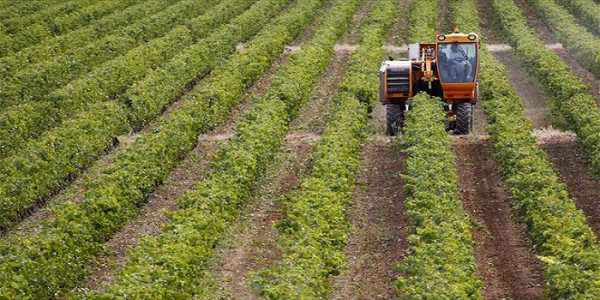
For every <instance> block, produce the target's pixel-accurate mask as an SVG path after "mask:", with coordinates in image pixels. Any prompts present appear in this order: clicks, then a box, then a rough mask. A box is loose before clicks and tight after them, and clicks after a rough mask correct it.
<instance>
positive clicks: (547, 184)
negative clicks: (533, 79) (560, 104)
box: [452, 0, 600, 299]
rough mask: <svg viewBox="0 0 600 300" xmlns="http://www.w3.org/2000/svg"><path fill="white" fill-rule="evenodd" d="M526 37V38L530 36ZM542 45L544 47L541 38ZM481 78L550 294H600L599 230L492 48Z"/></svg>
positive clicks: (513, 14) (508, 8) (509, 12)
mask: <svg viewBox="0 0 600 300" xmlns="http://www.w3.org/2000/svg"><path fill="white" fill-rule="evenodd" d="M452 2H453V3H452V6H453V7H454V8H453V10H454V11H455V12H459V13H462V14H463V16H464V15H466V16H468V17H467V18H460V17H457V18H456V20H457V23H458V24H459V25H461V26H462V27H464V28H469V29H470V30H473V31H477V30H478V29H479V23H478V21H477V20H473V18H472V16H473V15H475V16H476V15H477V9H476V7H475V4H474V1H473V0H453V1H452ZM501 2H502V3H501ZM493 8H494V9H495V12H496V17H502V18H504V17H508V18H511V27H510V28H519V27H518V26H515V25H516V24H524V23H522V22H524V19H522V18H523V17H522V16H521V15H520V12H519V11H518V8H517V7H516V6H514V5H512V2H511V3H510V5H508V4H507V2H506V1H495V2H494V3H493ZM457 15H458V14H457ZM517 16H518V18H517ZM503 22H506V21H503ZM521 36H522V37H523V38H527V35H521ZM513 39H514V37H513ZM521 44H524V45H531V46H530V47H535V45H536V44H538V43H537V42H532V41H521V42H520V43H519V45H521ZM515 45H516V44H515ZM539 45H541V47H542V49H543V44H542V43H541V41H540V42H539ZM523 48H524V46H521V47H517V49H523ZM525 49H527V48H525ZM519 54H521V51H520V50H519ZM521 55H522V54H521ZM528 59H530V58H528ZM555 66H556V65H555ZM480 82H481V84H480V86H481V97H482V99H483V108H484V110H485V112H486V114H487V116H488V121H489V125H488V131H489V133H490V136H491V140H492V142H493V143H494V148H495V155H496V158H497V160H498V161H499V163H500V165H501V167H502V170H503V175H504V178H505V182H506V183H507V184H508V186H509V187H510V190H511V193H512V196H513V199H514V207H515V208H516V209H517V210H518V211H519V212H520V215H521V217H522V219H523V220H524V221H525V223H526V224H527V229H528V232H529V236H530V237H531V240H532V242H533V244H534V247H535V250H536V252H537V254H538V255H539V256H538V257H539V258H540V259H541V260H542V262H543V263H544V270H545V275H546V282H547V287H546V288H547V292H548V294H549V296H550V297H551V298H552V299H598V298H600V280H599V278H600V248H598V245H597V241H596V238H595V236H594V233H593V232H592V230H591V229H590V227H589V226H588V225H587V223H586V220H585V217H584V215H583V214H582V212H581V211H579V210H578V209H577V208H576V206H575V204H574V202H573V201H572V200H571V199H570V198H569V195H568V192H567V191H566V188H565V186H564V184H563V183H561V181H560V179H559V177H558V176H557V175H556V173H555V172H554V170H553V168H552V164H551V163H550V161H549V160H548V159H547V157H546V155H545V153H544V152H543V151H542V150H541V149H540V148H539V147H538V146H537V144H536V140H535V138H534V137H533V136H532V135H531V131H532V129H533V127H532V125H531V122H530V121H528V120H527V119H526V118H525V115H524V109H523V105H522V103H521V99H520V98H519V97H518V96H517V94H516V92H515V91H514V89H513V87H512V86H511V84H510V81H509V80H508V77H507V75H506V70H505V68H504V67H503V66H502V65H501V64H500V63H499V62H498V61H496V60H495V59H494V57H493V56H492V55H491V54H490V53H489V52H487V51H482V57H481V75H480ZM557 84H558V82H557Z"/></svg>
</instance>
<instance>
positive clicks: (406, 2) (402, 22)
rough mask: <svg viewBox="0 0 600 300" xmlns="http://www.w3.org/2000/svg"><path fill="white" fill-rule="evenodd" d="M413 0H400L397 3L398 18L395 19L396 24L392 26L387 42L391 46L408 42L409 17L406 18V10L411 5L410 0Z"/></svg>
mask: <svg viewBox="0 0 600 300" xmlns="http://www.w3.org/2000/svg"><path fill="white" fill-rule="evenodd" d="M411 1H412V0H399V1H398V5H397V11H398V14H397V16H396V20H394V25H393V26H392V28H391V30H390V32H389V34H388V37H387V43H386V44H388V45H391V46H400V45H402V44H405V43H406V40H407V38H408V36H407V35H408V26H409V24H408V23H409V22H408V18H406V17H405V16H406V12H407V11H408V8H409V6H410V2H411Z"/></svg>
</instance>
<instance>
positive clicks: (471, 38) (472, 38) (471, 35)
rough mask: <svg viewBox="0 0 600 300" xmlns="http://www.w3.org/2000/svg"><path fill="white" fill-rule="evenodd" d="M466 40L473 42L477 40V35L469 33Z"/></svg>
mask: <svg viewBox="0 0 600 300" xmlns="http://www.w3.org/2000/svg"><path fill="white" fill-rule="evenodd" d="M468 39H469V40H470V41H474V40H476V39H477V35H476V34H474V33H469V36H468Z"/></svg>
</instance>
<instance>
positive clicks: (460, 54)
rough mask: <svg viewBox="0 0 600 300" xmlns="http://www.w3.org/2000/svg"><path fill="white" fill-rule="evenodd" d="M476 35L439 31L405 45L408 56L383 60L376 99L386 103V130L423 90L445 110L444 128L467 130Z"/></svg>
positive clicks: (396, 125)
mask: <svg viewBox="0 0 600 300" xmlns="http://www.w3.org/2000/svg"><path fill="white" fill-rule="evenodd" d="M479 43H480V41H479V37H478V36H477V34H475V33H469V34H465V33H460V32H458V30H456V31H455V32H453V33H451V34H440V35H438V36H437V37H436V41H435V43H419V44H410V45H408V59H406V60H388V61H384V62H383V64H382V66H381V69H380V100H381V102H382V103H383V104H384V105H385V106H386V113H387V123H388V124H387V125H388V126H387V128H388V134H390V135H395V134H396V133H397V132H398V131H399V130H401V129H402V126H403V125H404V112H406V111H407V110H408V109H409V108H410V100H411V98H412V97H413V96H414V95H416V94H418V93H420V92H426V93H428V94H430V95H431V96H435V97H439V98H440V99H441V100H442V101H443V104H444V108H445V109H446V111H447V122H446V123H447V129H448V130H452V131H453V132H454V133H455V134H468V133H469V132H470V131H471V128H472V124H473V105H475V103H476V102H477V97H478V81H477V78H478V73H479V47H480V44H479Z"/></svg>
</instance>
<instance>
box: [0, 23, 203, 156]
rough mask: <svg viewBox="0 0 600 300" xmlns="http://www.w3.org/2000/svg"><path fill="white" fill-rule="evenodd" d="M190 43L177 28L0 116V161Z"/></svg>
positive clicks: (185, 31) (107, 98) (185, 33)
mask: <svg viewBox="0 0 600 300" xmlns="http://www.w3.org/2000/svg"><path fill="white" fill-rule="evenodd" d="M192 43H193V38H192V35H191V33H190V31H189V30H188V29H187V28H185V27H183V26H180V27H177V28H175V29H173V30H172V31H171V32H169V33H168V34H166V35H165V36H163V37H161V38H158V39H155V40H152V41H150V42H148V43H147V44H145V45H143V46H140V47H137V48H135V49H133V50H131V51H129V52H128V53H127V54H125V55H123V56H120V57H118V58H115V59H113V60H111V61H108V62H106V63H105V64H103V65H102V66H100V67H99V68H97V69H95V70H94V71H93V72H91V73H89V74H87V75H86V76H85V77H82V78H80V79H77V80H75V81H73V82H71V83H69V84H68V85H66V86H64V87H63V88H61V89H59V90H56V91H55V92H53V93H52V94H50V95H48V98H49V100H47V101H42V102H30V103H25V104H23V105H18V106H14V107H11V108H9V109H7V110H6V111H4V112H2V113H1V114H0V154H1V155H0V157H2V158H4V157H6V156H7V155H12V154H15V153H16V152H18V150H19V149H22V148H23V147H24V146H26V143H27V142H29V141H31V140H34V139H35V138H37V137H39V136H40V135H41V134H43V133H44V132H46V131H47V130H48V129H50V128H53V127H55V126H57V125H58V124H60V123H61V122H62V121H65V120H67V119H69V118H71V117H73V116H74V114H76V113H77V112H80V111H84V110H86V109H87V107H88V106H90V105H91V104H93V103H97V102H101V101H110V100H111V99H113V98H114V97H116V96H118V94H119V93H122V92H123V91H125V90H126V89H127V87H128V86H130V85H131V84H133V83H134V82H136V81H138V80H140V79H142V78H144V76H145V74H146V73H147V72H148V70H151V69H153V68H156V67H158V66H159V65H161V64H163V63H164V62H166V61H169V59H171V58H172V57H173V56H175V54H177V53H178V52H180V51H181V50H182V49H184V48H185V47H187V46H189V45H191V44H192Z"/></svg>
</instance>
